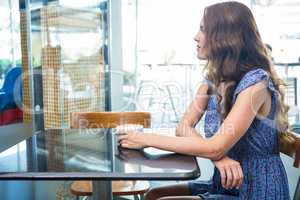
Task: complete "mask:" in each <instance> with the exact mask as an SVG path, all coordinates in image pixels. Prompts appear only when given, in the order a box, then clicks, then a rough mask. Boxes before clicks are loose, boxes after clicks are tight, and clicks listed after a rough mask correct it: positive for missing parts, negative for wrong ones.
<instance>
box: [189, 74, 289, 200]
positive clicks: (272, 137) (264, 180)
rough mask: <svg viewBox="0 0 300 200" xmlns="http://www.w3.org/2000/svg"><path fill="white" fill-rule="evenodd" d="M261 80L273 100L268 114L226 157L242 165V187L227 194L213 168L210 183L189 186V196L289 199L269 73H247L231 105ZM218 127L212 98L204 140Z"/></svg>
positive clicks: (197, 182) (249, 130)
mask: <svg viewBox="0 0 300 200" xmlns="http://www.w3.org/2000/svg"><path fill="white" fill-rule="evenodd" d="M263 80H265V81H267V82H266V83H267V87H268V90H269V91H270V92H271V96H272V103H271V110H270V113H269V114H268V116H267V117H265V118H263V119H259V118H257V117H256V118H254V120H253V122H252V123H251V125H250V127H249V128H248V130H247V132H246V133H245V134H244V136H243V137H242V138H241V139H240V140H239V141H238V142H237V143H236V144H235V145H234V146H233V148H232V149H231V150H230V151H229V152H228V154H227V156H228V157H230V158H232V159H234V160H236V161H238V162H239V163H240V164H241V167H242V170H243V174H244V180H243V184H242V185H241V187H240V188H239V189H230V190H226V189H225V188H223V187H222V185H221V179H220V174H219V171H218V169H217V168H215V169H214V175H213V177H212V180H210V181H200V180H193V181H190V182H188V186H189V189H190V192H191V194H192V195H198V196H200V197H201V198H202V199H205V200H211V199H214V200H216V199H218V200H220V199H224V200H231V199H235V200H238V199H239V200H289V199H290V196H289V188H288V181H287V176H286V172H285V169H284V166H283V163H282V161H281V158H280V156H279V144H278V134H279V132H278V130H277V129H276V121H275V117H276V116H275V114H276V98H278V93H277V91H276V90H275V88H274V85H273V82H272V81H271V79H270V78H269V75H268V73H267V72H266V71H264V70H263V69H260V68H259V69H255V70H251V71H249V72H247V73H246V74H245V75H244V76H243V78H242V79H241V81H240V82H239V83H238V84H237V86H236V88H235V91H234V94H233V102H235V100H236V98H237V96H238V94H239V93H240V92H242V91H243V90H245V89H246V88H248V87H250V86H252V85H254V84H256V83H258V82H261V81H263ZM219 127H220V116H219V113H218V111H217V97H216V95H211V96H210V98H209V101H208V105H207V111H206V115H205V125H204V131H205V136H206V137H211V136H213V135H214V134H215V133H216V132H217V130H218V128H219Z"/></svg>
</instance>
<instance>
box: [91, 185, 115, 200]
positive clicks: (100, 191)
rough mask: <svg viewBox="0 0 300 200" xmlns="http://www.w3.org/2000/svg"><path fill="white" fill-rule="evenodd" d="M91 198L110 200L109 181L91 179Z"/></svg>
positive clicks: (93, 199) (94, 199)
mask: <svg viewBox="0 0 300 200" xmlns="http://www.w3.org/2000/svg"><path fill="white" fill-rule="evenodd" d="M92 200H112V190H111V181H93V196H92Z"/></svg>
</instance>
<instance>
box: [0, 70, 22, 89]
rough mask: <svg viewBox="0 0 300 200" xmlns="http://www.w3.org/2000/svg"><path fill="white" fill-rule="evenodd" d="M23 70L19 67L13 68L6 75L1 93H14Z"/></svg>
mask: <svg viewBox="0 0 300 200" xmlns="http://www.w3.org/2000/svg"><path fill="white" fill-rule="evenodd" d="M21 73H22V68H21V67H19V66H17V67H13V68H11V69H10V70H9V71H8V72H7V73H6V75H5V78H4V83H3V87H2V88H1V91H3V92H6V93H13V89H14V87H15V82H16V81H17V79H18V78H19V77H20V76H21Z"/></svg>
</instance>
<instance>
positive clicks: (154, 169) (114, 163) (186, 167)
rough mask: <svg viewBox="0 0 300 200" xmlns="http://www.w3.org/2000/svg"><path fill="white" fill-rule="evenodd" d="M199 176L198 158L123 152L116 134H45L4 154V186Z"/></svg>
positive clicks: (0, 169)
mask: <svg viewBox="0 0 300 200" xmlns="http://www.w3.org/2000/svg"><path fill="white" fill-rule="evenodd" d="M2 142H5V141H2ZM199 175H200V170H199V168H198V165H197V162H196V159H195V157H192V156H186V155H179V154H175V153H170V154H159V155H156V154H151V151H150V153H149V152H148V151H145V150H129V149H123V148H118V147H117V144H116V136H115V135H114V134H112V130H111V129H82V130H80V129H64V130H46V131H42V132H39V133H37V134H35V135H33V136H32V137H30V138H29V139H26V140H23V141H22V142H20V143H18V144H16V145H15V146H13V147H10V148H9V149H6V150H5V151H2V152H0V180H1V179H2V180H10V179H13V180H77V179H84V180H136V179H138V180H143V179H145V180H187V179H194V178H196V177H198V176H199Z"/></svg>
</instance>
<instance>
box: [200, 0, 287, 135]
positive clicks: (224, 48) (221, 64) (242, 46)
mask: <svg viewBox="0 0 300 200" xmlns="http://www.w3.org/2000/svg"><path fill="white" fill-rule="evenodd" d="M203 25H204V34H205V36H206V43H205V45H204V49H205V50H206V54H207V59H208V62H207V66H206V70H207V79H209V80H210V81H212V83H213V85H214V86H215V88H217V87H218V86H219V85H220V83H221V82H223V81H225V82H226V83H232V84H229V86H228V87H227V89H226V91H225V96H224V99H223V100H222V98H219V101H218V102H219V107H221V111H222V112H221V120H222V121H223V120H224V119H225V117H226V116H227V115H228V113H229V111H230V109H231V107H232V98H233V92H234V89H235V88H236V86H237V84H238V83H239V81H240V80H241V79H242V77H243V76H244V75H245V74H246V73H247V72H249V71H251V70H254V69H258V68H261V69H263V70H265V71H266V72H268V74H269V77H270V79H271V80H272V81H273V84H274V87H275V89H276V90H277V91H278V96H279V98H277V113H276V119H277V122H278V123H277V125H278V128H279V129H280V131H281V132H283V131H285V130H286V129H287V127H288V120H287V111H288V106H286V105H285V104H284V93H283V90H282V89H283V88H282V87H281V86H282V85H284V82H283V81H282V80H281V79H279V78H278V76H277V74H276V72H275V71H274V70H273V67H272V64H271V61H270V58H269V56H268V54H267V50H266V46H265V45H264V43H263V42H262V39H261V37H260V34H259V32H258V28H257V25H256V22H255V20H254V17H253V15H252V13H251V11H250V9H249V8H248V7H247V6H245V5H244V4H242V3H239V2H235V1H230V2H224V3H217V4H214V5H212V6H209V7H206V8H205V10H204V16H203ZM209 91H213V90H209ZM219 97H220V95H219ZM221 100H222V105H221V103H220V102H221Z"/></svg>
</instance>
